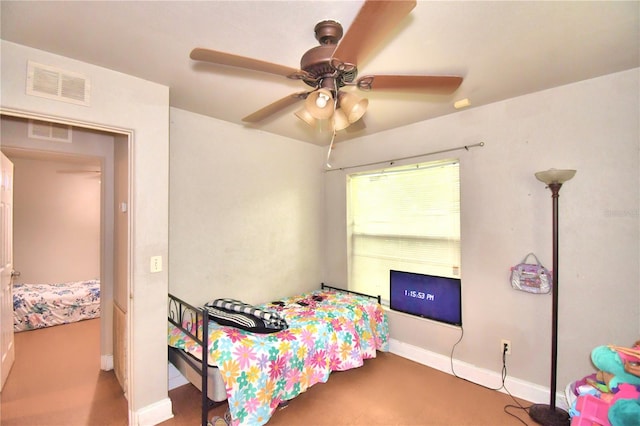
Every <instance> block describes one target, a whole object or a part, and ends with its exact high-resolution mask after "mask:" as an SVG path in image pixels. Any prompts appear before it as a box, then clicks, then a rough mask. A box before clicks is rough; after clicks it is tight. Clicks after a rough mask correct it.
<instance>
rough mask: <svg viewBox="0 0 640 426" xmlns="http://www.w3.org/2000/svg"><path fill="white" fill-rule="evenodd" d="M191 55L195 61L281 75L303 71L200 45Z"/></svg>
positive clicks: (296, 73) (285, 75)
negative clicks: (203, 47) (204, 47)
mask: <svg viewBox="0 0 640 426" xmlns="http://www.w3.org/2000/svg"><path fill="white" fill-rule="evenodd" d="M189 56H190V58H191V59H193V60H195V61H204V62H210V63H212V64H218V65H227V66H230V67H238V68H244V69H248V70H253V71H260V72H266V73H269V74H276V75H281V76H283V77H289V76H290V75H298V74H299V73H301V72H302V71H300V70H297V69H295V68H291V67H285V66H284V65H278V64H272V63H270V62H265V61H261V60H258V59H253V58H246V57H244V56H238V55H232V54H231V53H224V52H218V51H216V50H211V49H202V48H199V47H198V48H195V49H193V50H192V51H191V55H189Z"/></svg>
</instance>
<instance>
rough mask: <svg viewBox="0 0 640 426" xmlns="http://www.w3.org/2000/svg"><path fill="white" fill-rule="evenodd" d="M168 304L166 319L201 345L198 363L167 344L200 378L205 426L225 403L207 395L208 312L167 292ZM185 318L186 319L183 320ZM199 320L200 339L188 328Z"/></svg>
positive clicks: (194, 325) (323, 286) (374, 297)
mask: <svg viewBox="0 0 640 426" xmlns="http://www.w3.org/2000/svg"><path fill="white" fill-rule="evenodd" d="M320 288H321V289H322V290H324V289H329V290H335V291H341V292H344V293H351V294H356V295H358V296H364V297H368V298H371V299H376V300H377V301H378V304H380V302H381V297H380V295H378V296H371V295H369V294H364V293H358V292H357V291H351V290H345V289H342V288H337V287H332V286H329V285H326V284H325V283H321V284H320ZM168 296H169V306H168V309H169V311H168V315H167V319H168V321H169V322H170V323H171V324H173V325H174V326H175V327H177V328H178V329H179V330H180V331H182V332H183V333H185V334H186V335H187V336H189V337H190V338H191V339H193V340H194V341H195V342H196V343H197V344H199V345H201V347H202V360H201V361H200V363H198V362H197V361H196V360H194V358H192V357H191V356H189V355H188V354H187V353H186V352H184V351H181V350H180V349H177V348H173V347H171V346H169V347H168V348H169V351H174V353H175V354H177V355H178V356H180V357H181V358H182V359H183V360H184V361H186V362H187V364H188V365H189V366H190V367H191V368H193V369H194V370H195V371H197V372H198V373H199V374H200V378H201V380H202V382H201V386H202V387H201V392H202V403H201V404H202V405H201V406H202V413H201V420H202V426H207V425H208V424H209V423H208V419H207V418H208V416H209V410H210V409H212V408H215V407H218V406H220V405H222V404H223V403H225V401H221V402H216V401H212V400H210V399H209V397H208V380H207V379H208V374H207V373H208V367H209V363H208V362H207V359H208V352H209V351H208V348H209V321H210V320H209V313H208V311H207V310H206V309H202V308H196V307H195V306H193V305H190V304H189V303H187V302H185V301H183V300H182V299H180V298H178V297H176V296H174V295H172V294H169V295H168ZM185 320H187V321H186V322H185ZM200 321H202V339H200V338H198V336H195V335H194V334H193V333H191V331H189V329H195V330H197V329H198V324H199V323H200ZM182 324H186V326H187V328H189V329H187V328H185V327H183V326H182Z"/></svg>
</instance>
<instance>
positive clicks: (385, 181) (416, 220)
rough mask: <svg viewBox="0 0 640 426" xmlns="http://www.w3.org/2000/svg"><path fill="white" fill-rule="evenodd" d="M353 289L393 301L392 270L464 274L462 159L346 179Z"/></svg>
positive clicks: (433, 273)
mask: <svg viewBox="0 0 640 426" xmlns="http://www.w3.org/2000/svg"><path fill="white" fill-rule="evenodd" d="M347 221H348V222H347V238H348V257H349V260H348V262H349V266H348V267H349V289H351V290H353V291H358V292H362V293H367V294H374V295H378V294H380V295H381V296H382V299H383V301H384V303H386V304H387V305H388V303H389V271H390V270H392V269H393V270H399V271H407V272H416V273H422V274H430V275H439V276H444V277H459V276H460V173H459V163H458V161H457V160H446V161H436V162H429V163H421V164H414V165H411V166H403V167H397V168H392V169H384V170H377V171H372V172H364V173H354V174H351V175H349V176H348V177H347Z"/></svg>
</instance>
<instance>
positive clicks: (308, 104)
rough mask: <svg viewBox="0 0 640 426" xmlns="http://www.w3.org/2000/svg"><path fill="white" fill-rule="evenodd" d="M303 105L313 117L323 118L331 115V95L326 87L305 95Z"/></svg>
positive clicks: (332, 106)
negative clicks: (305, 98)
mask: <svg viewBox="0 0 640 426" xmlns="http://www.w3.org/2000/svg"><path fill="white" fill-rule="evenodd" d="M304 106H305V108H306V109H307V111H308V112H309V114H311V115H312V116H313V117H314V118H317V119H318V120H324V119H326V118H329V117H331V116H332V115H333V110H334V103H333V95H332V94H331V91H330V90H328V89H318V90H316V91H315V92H313V93H311V94H310V95H309V96H307V100H306V101H305V103H304Z"/></svg>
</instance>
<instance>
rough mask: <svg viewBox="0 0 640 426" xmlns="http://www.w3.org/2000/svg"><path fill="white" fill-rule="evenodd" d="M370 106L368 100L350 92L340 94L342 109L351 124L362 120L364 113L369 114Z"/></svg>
mask: <svg viewBox="0 0 640 426" xmlns="http://www.w3.org/2000/svg"><path fill="white" fill-rule="evenodd" d="M368 105H369V100H368V99H364V98H360V97H359V96H357V95H354V94H353V93H349V92H341V93H340V107H341V108H342V110H343V111H344V113H345V115H346V116H347V120H349V123H355V122H356V121H358V120H360V118H362V116H363V115H364V113H365V112H367V106H368Z"/></svg>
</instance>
